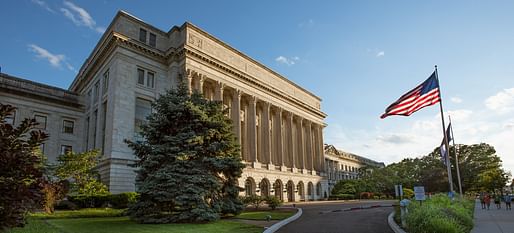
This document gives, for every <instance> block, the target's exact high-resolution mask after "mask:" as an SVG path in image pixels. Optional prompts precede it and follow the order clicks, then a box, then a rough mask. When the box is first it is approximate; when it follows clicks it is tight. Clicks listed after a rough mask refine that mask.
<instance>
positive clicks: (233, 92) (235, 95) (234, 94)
mask: <svg viewBox="0 0 514 233" xmlns="http://www.w3.org/2000/svg"><path fill="white" fill-rule="evenodd" d="M241 94H242V91H241V90H239V89H234V90H233V91H232V95H233V96H234V97H237V99H238V100H240V99H241Z"/></svg>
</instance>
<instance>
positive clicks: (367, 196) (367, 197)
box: [359, 192, 373, 199]
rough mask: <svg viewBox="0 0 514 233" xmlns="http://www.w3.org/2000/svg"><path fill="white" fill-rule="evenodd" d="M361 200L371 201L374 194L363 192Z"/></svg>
mask: <svg viewBox="0 0 514 233" xmlns="http://www.w3.org/2000/svg"><path fill="white" fill-rule="evenodd" d="M359 196H360V199H371V198H372V197H373V193H370V192H362V193H360V195H359Z"/></svg>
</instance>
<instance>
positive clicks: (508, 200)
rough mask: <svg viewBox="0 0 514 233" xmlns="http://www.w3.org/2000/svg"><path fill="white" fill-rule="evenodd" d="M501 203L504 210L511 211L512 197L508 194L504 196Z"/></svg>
mask: <svg viewBox="0 0 514 233" xmlns="http://www.w3.org/2000/svg"><path fill="white" fill-rule="evenodd" d="M503 201H504V202H505V210H512V208H511V205H510V203H511V202H512V197H511V196H510V194H508V193H507V194H506V195H505V197H504V198H503Z"/></svg>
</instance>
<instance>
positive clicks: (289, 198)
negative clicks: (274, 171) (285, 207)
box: [286, 180, 295, 202]
mask: <svg viewBox="0 0 514 233" xmlns="http://www.w3.org/2000/svg"><path fill="white" fill-rule="evenodd" d="M286 191H287V201H288V202H293V201H294V193H295V187H294V182H293V181H292V180H290V181H288V182H287V186H286Z"/></svg>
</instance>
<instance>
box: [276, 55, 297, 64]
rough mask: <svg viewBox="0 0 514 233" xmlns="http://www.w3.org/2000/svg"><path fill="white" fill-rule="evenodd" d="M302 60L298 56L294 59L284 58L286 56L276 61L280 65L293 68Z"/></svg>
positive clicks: (279, 57)
mask: <svg viewBox="0 0 514 233" xmlns="http://www.w3.org/2000/svg"><path fill="white" fill-rule="evenodd" d="M299 60H300V58H299V57H297V56H294V57H292V58H287V57H284V56H278V57H277V58H275V61H276V62H278V63H282V64H286V65H288V66H292V65H294V64H296V62H297V61H299Z"/></svg>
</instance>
